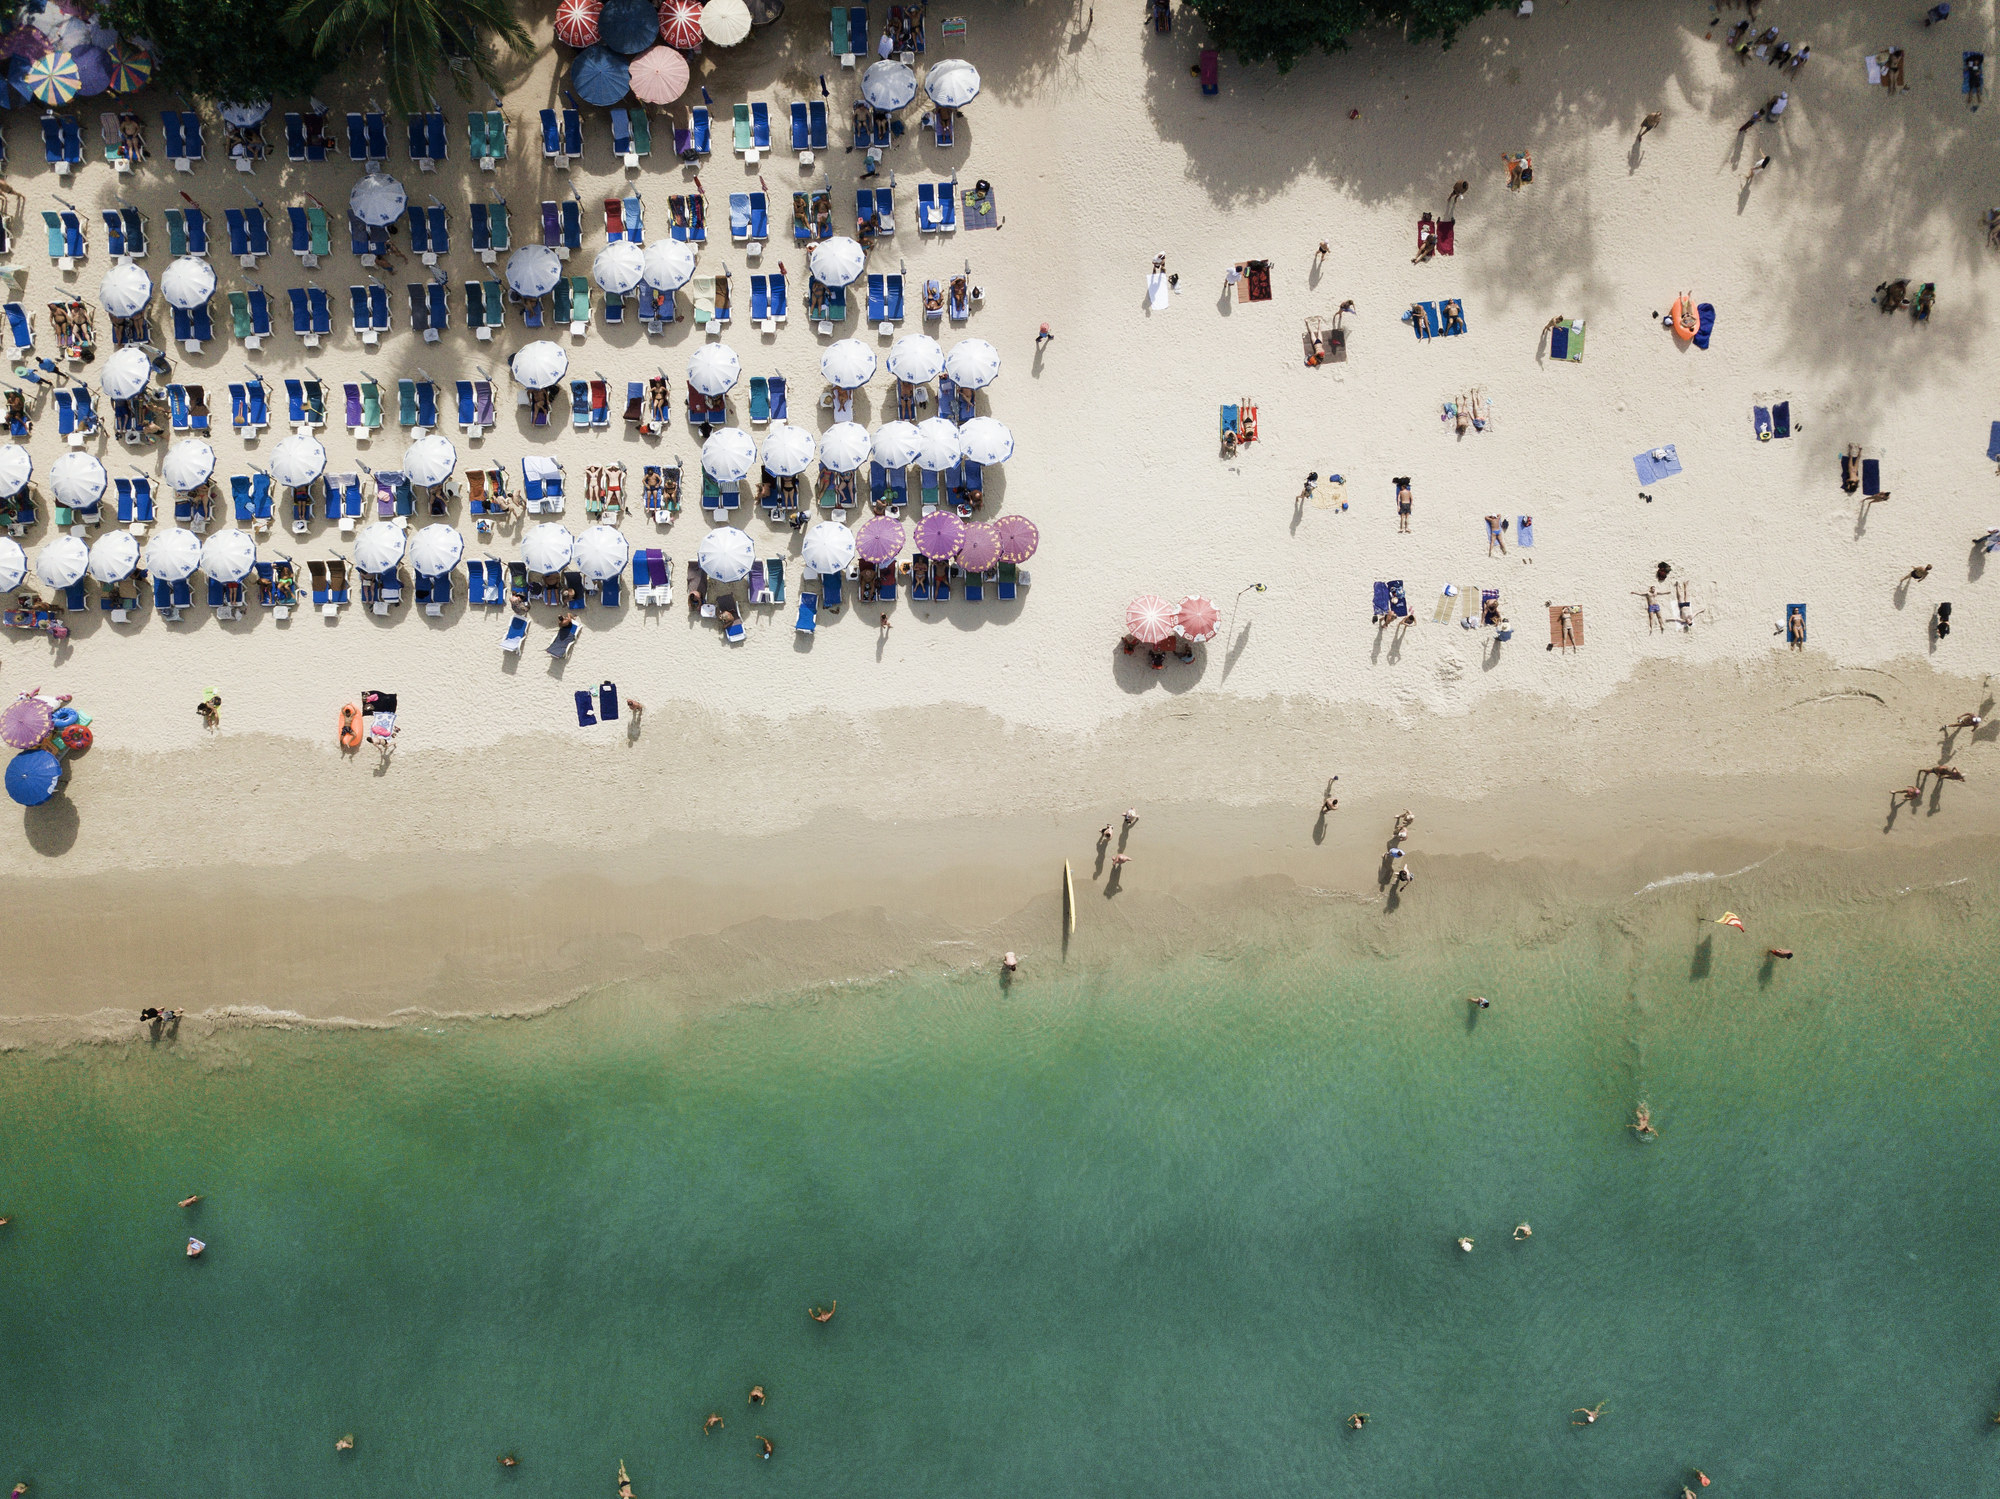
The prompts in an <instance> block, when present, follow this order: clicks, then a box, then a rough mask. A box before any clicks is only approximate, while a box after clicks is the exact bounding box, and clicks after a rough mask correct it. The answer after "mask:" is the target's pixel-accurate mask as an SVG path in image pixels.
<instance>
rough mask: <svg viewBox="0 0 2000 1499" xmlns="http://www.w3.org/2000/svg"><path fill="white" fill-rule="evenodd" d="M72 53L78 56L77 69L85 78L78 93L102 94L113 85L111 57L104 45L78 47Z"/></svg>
mask: <svg viewBox="0 0 2000 1499" xmlns="http://www.w3.org/2000/svg"><path fill="white" fill-rule="evenodd" d="M71 55H72V56H74V57H75V58H76V71H77V73H78V75H79V76H80V77H81V78H82V79H83V84H82V86H81V87H80V88H79V89H78V90H77V92H78V93H81V94H101V93H103V92H104V91H105V90H107V89H109V88H110V87H111V59H110V57H108V56H107V55H106V54H105V51H104V49H103V48H102V47H78V48H77V49H76V51H75V52H74V53H73V54H71Z"/></svg>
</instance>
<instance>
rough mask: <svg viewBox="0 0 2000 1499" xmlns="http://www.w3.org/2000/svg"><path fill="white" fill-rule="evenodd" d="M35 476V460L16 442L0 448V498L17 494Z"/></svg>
mask: <svg viewBox="0 0 2000 1499" xmlns="http://www.w3.org/2000/svg"><path fill="white" fill-rule="evenodd" d="M34 474H35V460H34V458H33V456H32V455H31V454H30V453H29V452H28V450H27V449H26V448H24V447H22V446H21V445H20V444H19V443H18V442H10V443H8V444H7V445H6V446H4V447H0V497H10V496H13V495H17V494H19V493H20V492H21V491H22V490H24V489H26V488H27V487H28V480H29V479H31V478H33V477H34Z"/></svg>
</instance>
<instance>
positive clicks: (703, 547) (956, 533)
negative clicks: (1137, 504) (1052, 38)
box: [522, 510, 1041, 583]
mask: <svg viewBox="0 0 2000 1499" xmlns="http://www.w3.org/2000/svg"><path fill="white" fill-rule="evenodd" d="M562 530H563V528H562V527H561V526H555V525H544V526H538V527H536V532H541V531H562ZM529 534H530V537H531V538H532V537H533V536H534V535H535V532H531V533H529ZM563 534H564V535H567V534H568V533H567V532H564V533H563ZM912 540H914V541H915V543H916V549H917V550H918V551H919V552H921V553H923V554H924V555H925V556H926V557H929V558H932V559H933V560H935V561H942V562H949V561H956V562H958V563H959V565H960V566H962V567H965V568H966V569H968V570H970V571H974V572H984V571H985V570H986V569H988V568H990V567H992V566H994V565H995V564H997V563H1001V562H1026V561H1027V560H1028V559H1029V558H1030V557H1032V556H1034V555H1035V549H1036V548H1037V547H1038V546H1039V545H1040V544H1041V533H1040V532H1039V531H1038V530H1037V529H1036V527H1035V523H1034V522H1033V521H1031V520H1029V519H1028V518H1027V517H1026V516H1025V515H1003V516H1001V517H1000V518H999V519H998V520H993V521H975V522H971V523H967V522H965V521H962V520H960V519H959V518H958V517H957V516H955V515H952V514H950V513H948V512H946V511H942V510H940V511H938V512H937V513H936V514H934V515H927V516H925V517H924V518H923V519H922V520H921V521H919V522H918V523H917V527H916V531H915V533H914V535H913V534H912V533H911V532H910V530H909V529H908V528H907V527H906V526H905V525H904V523H903V522H902V521H901V520H899V519H897V518H896V517H895V516H893V515H878V516H875V517H874V518H872V519H871V520H868V521H865V522H864V523H863V524H862V526H861V529H860V530H859V531H853V530H849V529H848V528H847V527H846V526H845V525H843V524H841V523H840V522H839V521H833V520H826V521H820V522H819V523H818V524H817V525H815V526H813V527H812V528H811V529H810V530H808V531H807V532H806V534H805V541H804V544H803V546H802V547H801V555H802V557H803V558H804V561H805V564H806V566H807V567H809V568H811V569H812V570H813V571H814V572H816V573H837V572H841V571H843V570H844V569H845V568H846V567H847V566H848V564H849V563H851V562H853V561H854V560H855V559H856V558H857V557H858V558H860V559H861V560H862V561H863V562H871V563H873V564H875V565H876V566H878V567H886V566H888V565H889V564H890V563H892V562H894V561H895V560H896V558H897V557H899V556H901V555H902V552H903V548H904V547H905V546H907V545H909V544H910V542H911V541H912ZM551 544H552V546H553V545H554V543H553V542H552V543H551ZM756 558H757V547H756V543H755V542H753V541H752V540H751V538H750V536H749V535H748V533H746V532H744V531H740V530H738V529H737V528H736V527H734V526H718V527H716V528H715V529H714V530H712V531H710V532H708V533H707V534H706V535H705V536H703V537H702V539H701V544H700V545H699V546H698V547H697V548H696V549H695V561H696V563H697V564H699V565H700V567H701V570H702V572H704V573H705V574H707V576H708V577H710V578H712V579H713V580H714V581H716V582H718V583H735V582H739V581H741V580H742V579H743V578H746V577H748V576H749V574H750V566H751V564H752V563H753V562H755V561H756ZM522 560H523V561H525V562H526V563H527V565H528V566H529V567H531V568H532V567H535V566H536V562H535V559H534V558H533V557H532V556H530V555H529V553H528V549H527V542H526V541H525V540H524V541H523V543H522ZM543 571H550V572H553V571H555V569H554V568H547V569H543Z"/></svg>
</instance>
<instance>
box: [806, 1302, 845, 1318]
mask: <svg viewBox="0 0 2000 1499" xmlns="http://www.w3.org/2000/svg"><path fill="white" fill-rule="evenodd" d="M839 1305H840V1303H839V1302H837V1301H829V1302H828V1303H827V1304H826V1310H825V1311H821V1310H820V1309H819V1308H818V1307H816V1306H809V1307H807V1308H806V1315H807V1316H808V1317H810V1318H812V1319H813V1321H815V1322H831V1321H832V1320H833V1313H834V1309H835V1308H836V1307H838V1306H839Z"/></svg>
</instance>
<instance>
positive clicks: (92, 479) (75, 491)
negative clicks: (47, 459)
mask: <svg viewBox="0 0 2000 1499" xmlns="http://www.w3.org/2000/svg"><path fill="white" fill-rule="evenodd" d="M110 482H111V480H110V478H109V477H108V476H107V475H106V474H105V472H104V465H103V464H101V463H99V462H98V461H97V460H96V459H95V458H93V457H91V456H90V454H88V453H65V454H63V455H62V457H60V458H58V459H57V460H56V461H55V462H54V463H52V464H50V465H49V489H50V490H51V491H52V492H53V493H54V495H55V497H56V503H57V504H58V505H67V506H68V507H69V508H70V509H72V510H83V509H87V508H88V507H89V506H91V505H94V504H96V503H97V502H98V501H99V500H101V499H103V498H104V489H105V486H106V485H108V484H109V483H110Z"/></svg>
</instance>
